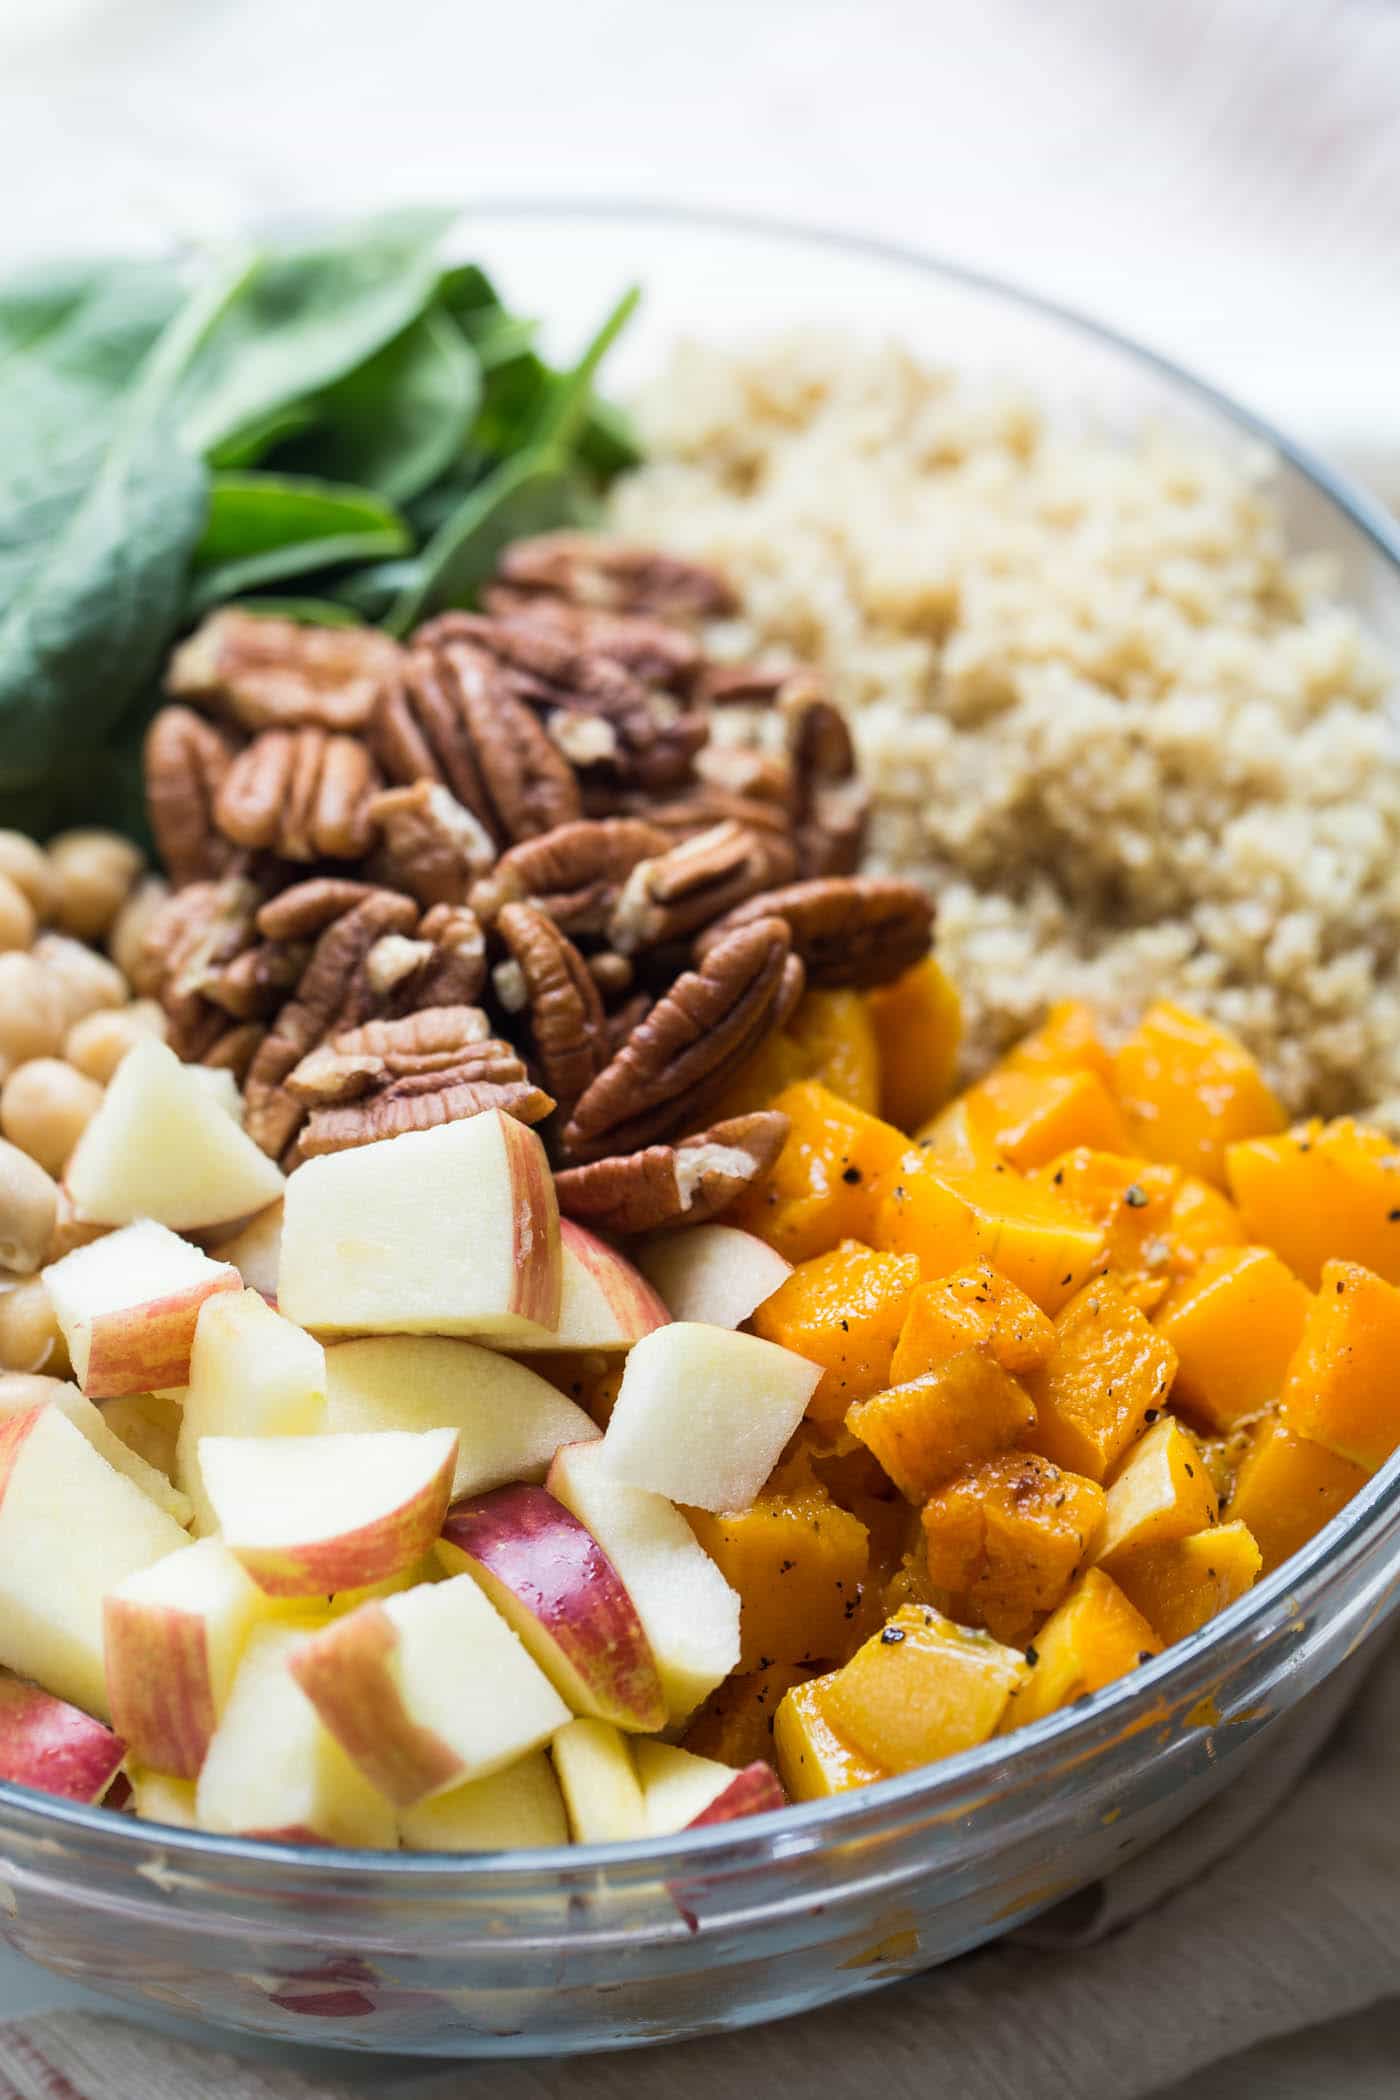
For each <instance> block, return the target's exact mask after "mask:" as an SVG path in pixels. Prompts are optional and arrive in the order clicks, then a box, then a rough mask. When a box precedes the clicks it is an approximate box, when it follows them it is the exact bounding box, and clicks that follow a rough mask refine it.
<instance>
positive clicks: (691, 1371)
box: [603, 1320, 822, 1510]
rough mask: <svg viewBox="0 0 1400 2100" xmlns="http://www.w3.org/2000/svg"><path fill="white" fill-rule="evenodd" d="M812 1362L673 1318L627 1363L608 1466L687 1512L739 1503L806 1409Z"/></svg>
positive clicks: (815, 1375) (744, 1502) (608, 1443)
mask: <svg viewBox="0 0 1400 2100" xmlns="http://www.w3.org/2000/svg"><path fill="white" fill-rule="evenodd" d="M821 1375H822V1374H821V1370H820V1368H819V1366H818V1365H816V1364H812V1363H808V1361H807V1359H806V1357H804V1356H795V1355H794V1354H793V1352H792V1350H791V1349H782V1348H779V1346H778V1345H777V1343H776V1342H763V1341H760V1340H759V1339H758V1337H757V1335H752V1334H734V1333H731V1332H730V1331H729V1330H728V1329H726V1328H723V1327H704V1326H701V1325H700V1324H699V1322H697V1321H691V1320H676V1321H673V1322H672V1324H671V1325H670V1326H669V1327H659V1328H658V1329H657V1330H656V1332H655V1334H649V1335H647V1336H646V1337H645V1339H644V1340H642V1341H640V1342H638V1343H637V1346H636V1347H635V1349H633V1351H632V1354H631V1355H630V1356H629V1357H628V1359H627V1369H626V1370H625V1371H624V1373H623V1375H622V1390H621V1391H620V1392H619V1394H618V1396H617V1405H616V1406H615V1407H614V1408H613V1411H612V1415H611V1417H610V1419H609V1421H608V1427H607V1433H606V1435H605V1436H604V1438H603V1452H604V1455H605V1458H606V1460H607V1464H608V1467H609V1469H610V1470H611V1471H612V1472H613V1473H615V1474H616V1475H617V1477H618V1479H619V1480H625V1481H627V1482H628V1483H629V1485H630V1486H632V1487H639V1488H649V1489H650V1490H651V1492H652V1493H653V1494H657V1495H669V1496H670V1497H671V1499H672V1500H673V1501H675V1502H687V1503H690V1504H691V1505H692V1506H693V1507H694V1508H696V1509H713V1510H726V1509H747V1508H748V1506H749V1504H750V1503H751V1502H752V1501H753V1499H754V1497H755V1495H757V1493H758V1492H759V1490H760V1488H761V1487H762V1486H763V1483H764V1481H765V1480H766V1479H767V1478H768V1475H769V1474H770V1473H771V1472H772V1470H773V1468H774V1466H775V1465H776V1464H777V1462H778V1459H779V1457H780V1456H781V1454H782V1449H783V1446H784V1444H786V1442H787V1440H788V1438H789V1437H790V1436H791V1435H792V1432H793V1431H794V1429H796V1427H797V1425H798V1423H799V1422H800V1421H801V1420H802V1417H803V1414H804V1413H805V1412H806V1408H807V1402H808V1401H809V1400H810V1399H811V1397H812V1394H813V1393H814V1392H815V1390H816V1388H817V1385H818V1383H819V1381H820V1379H821Z"/></svg>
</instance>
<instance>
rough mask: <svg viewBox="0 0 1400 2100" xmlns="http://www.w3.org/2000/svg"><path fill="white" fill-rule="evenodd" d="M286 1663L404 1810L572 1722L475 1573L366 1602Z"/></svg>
mask: <svg viewBox="0 0 1400 2100" xmlns="http://www.w3.org/2000/svg"><path fill="white" fill-rule="evenodd" d="M288 1667H289V1668H290V1670H291V1671H292V1674H293V1676H294V1677H295V1678H296V1681H297V1683H298V1684H299V1685H300V1686H301V1689H302V1690H303V1691H304V1692H305V1694H306V1696H307V1698H308V1699H310V1701H311V1703H312V1704H313V1706H314V1707H315V1708H316V1711H317V1712H318V1713H319V1715H320V1717H321V1720H322V1721H323V1722H324V1724H325V1726H326V1727H327V1728H328V1729H329V1730H330V1732H331V1734H332V1735H333V1736H334V1737H335V1739H336V1741H337V1742H338V1743H339V1744H340V1745H341V1747H342V1749H343V1750H344V1751H345V1752H346V1754H347V1756H349V1757H351V1758H353V1759H354V1761H355V1763H356V1764H357V1765H358V1766H359V1768H360V1770H361V1771H362V1772H364V1774H365V1776H366V1777H367V1778H368V1779H369V1780H370V1781H371V1782H372V1784H373V1785H374V1786H376V1787H377V1788H378V1789H379V1791H380V1792H381V1793H383V1794H385V1795H387V1796H388V1798H389V1799H390V1800H391V1801H393V1802H395V1803H396V1804H397V1805H398V1806H399V1807H400V1808H411V1807H412V1806H413V1804H414V1803H415V1802H416V1801H422V1800H425V1799H427V1797H428V1796H429V1795H431V1794H441V1793H445V1792H446V1791H447V1790H448V1789H449V1788H453V1787H458V1786H461V1785H463V1784H464V1783H465V1782H466V1781H467V1780H471V1779H484V1778H487V1777H488V1776H489V1775H490V1774H491V1773H492V1772H497V1771H500V1770H501V1769H502V1768H503V1767H505V1766H506V1765H510V1764H514V1763H515V1761H516V1760H517V1759H518V1758H521V1757H525V1756H527V1755H528V1754H529V1752H530V1751H532V1750H537V1749H538V1748H539V1747H540V1745H541V1744H542V1743H545V1742H548V1740H549V1738H550V1737H551V1736H552V1735H553V1733H554V1731H555V1730H556V1729H557V1728H558V1727H559V1726H560V1725H561V1724H562V1723H563V1722H565V1721H567V1720H568V1718H569V1712H568V1708H567V1707H566V1706H565V1705H564V1702H563V1700H562V1699H561V1698H560V1697H559V1694H558V1693H557V1692H556V1691H555V1690H554V1687H553V1686H552V1685H551V1684H550V1682H549V1680H548V1678H547V1677H545V1675H544V1674H543V1672H542V1671H541V1670H539V1669H538V1668H537V1667H536V1665H535V1664H534V1663H533V1662H532V1661H531V1660H530V1657H529V1656H528V1655H527V1654H526V1652H525V1650H524V1648H523V1647H522V1646H521V1644H520V1642H519V1641H518V1640H517V1639H516V1637H515V1635H514V1634H513V1633H512V1632H511V1630H510V1628H509V1627H508V1626H507V1625H506V1623H505V1620H504V1619H502V1618H501V1617H500V1615H499V1613H498V1612H497V1611H496V1610H495V1609H494V1607H493V1606H492V1605H491V1604H489V1603H488V1602H487V1600H486V1598H485V1596H484V1595H483V1594H482V1592H481V1590H480V1589H479V1588H478V1587H477V1585H476V1583H474V1582H473V1581H472V1579H471V1577H470V1576H469V1575H459V1576H456V1577H454V1578H453V1580H451V1581H449V1582H439V1583H429V1584H424V1585H422V1586H421V1587H419V1588H418V1589H414V1590H407V1591H405V1592H404V1594H403V1595H402V1596H399V1597H389V1598H386V1599H385V1600H384V1602H383V1603H382V1604H365V1605H362V1606H361V1608H360V1609H359V1611H356V1612H352V1613H351V1614H350V1616H349V1618H347V1619H336V1620H334V1621H333V1622H332V1624H331V1625H329V1626H327V1627H326V1628H325V1629H324V1630H323V1631H322V1632H320V1633H317V1634H313V1635H312V1636H311V1637H310V1638H309V1639H308V1640H306V1641H304V1642H303V1643H302V1644H301V1646H300V1647H298V1648H296V1649H294V1650H293V1651H292V1654H291V1656H290V1658H289V1663H288Z"/></svg>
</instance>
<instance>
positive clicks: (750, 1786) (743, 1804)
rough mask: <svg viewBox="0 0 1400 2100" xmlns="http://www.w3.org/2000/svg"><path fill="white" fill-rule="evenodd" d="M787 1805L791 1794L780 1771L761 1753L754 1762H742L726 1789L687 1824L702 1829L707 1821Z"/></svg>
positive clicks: (727, 1820) (734, 1819) (727, 1819)
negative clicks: (780, 1777)
mask: <svg viewBox="0 0 1400 2100" xmlns="http://www.w3.org/2000/svg"><path fill="white" fill-rule="evenodd" d="M787 1805H788V1798H787V1795H786V1794H785V1793H784V1792H783V1789H782V1786H781V1784H780V1782H779V1779H778V1775H777V1773H776V1772H775V1771H774V1770H773V1767H772V1766H771V1765H768V1764H765V1763H764V1761H763V1759H762V1758H761V1757H756V1758H755V1759H754V1761H753V1763H752V1764H751V1765H743V1766H741V1768H740V1769H739V1770H738V1771H737V1772H735V1773H734V1774H733V1776H732V1777H731V1779H730V1781H729V1784H728V1786H727V1787H725V1789H724V1791H723V1792H722V1793H719V1794H716V1795H715V1798H714V1800H713V1801H711V1802H710V1803H709V1805H708V1806H707V1807H705V1808H703V1809H702V1810H701V1811H700V1813H699V1815H698V1816H692V1818H691V1820H690V1821H689V1822H688V1823H687V1824H686V1826H685V1827H686V1829H687V1830H699V1829H700V1828H701V1827H702V1825H704V1824H706V1823H733V1822H737V1820H738V1819H739V1817H740V1816H766V1815H769V1814H770V1813H771V1812H772V1810H774V1809H775V1808H786V1807H787Z"/></svg>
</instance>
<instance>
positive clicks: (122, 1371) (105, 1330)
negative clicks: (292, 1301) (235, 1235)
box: [82, 1264, 243, 1400]
mask: <svg viewBox="0 0 1400 2100" xmlns="http://www.w3.org/2000/svg"><path fill="white" fill-rule="evenodd" d="M242 1288H243V1279H242V1277H241V1276H240V1275H239V1273H238V1271H237V1269H235V1268H234V1267H233V1266H232V1264H229V1265H228V1266H227V1267H226V1268H224V1269H221V1270H220V1271H219V1272H218V1274H217V1275H214V1276H209V1277H206V1278H204V1279H203V1280H201V1281H200V1282H199V1283H192V1284H191V1285H190V1286H189V1288H188V1289H187V1290H183V1291H176V1292H173V1293H172V1294H171V1295H170V1296H169V1297H167V1298H152V1299H151V1300H150V1302H149V1303H148V1304H146V1305H128V1306H123V1307H121V1308H120V1309H119V1310H118V1311H116V1312H110V1313H101V1314H99V1316H98V1317H97V1319H95V1320H94V1321H93V1323H92V1327H91V1330H90V1332H91V1341H90V1344H89V1347H88V1360H87V1368H86V1370H85V1371H84V1373H83V1379H82V1387H83V1391H84V1393H85V1394H86V1395H87V1397H88V1399H89V1400H119V1399H121V1398H122V1397H123V1396H124V1395H125V1394H127V1393H149V1392H154V1391H155V1389H156V1388H157V1387H158V1386H177V1385H188V1383H189V1376H190V1351H191V1350H192V1349H193V1347H194V1330H195V1325H196V1323H197V1321H198V1319H199V1308H200V1306H201V1305H203V1303H204V1301H205V1299H206V1298H210V1297H212V1296H213V1295H214V1293H215V1292H216V1291H241V1290H242Z"/></svg>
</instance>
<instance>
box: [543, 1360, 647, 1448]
mask: <svg viewBox="0 0 1400 2100" xmlns="http://www.w3.org/2000/svg"><path fill="white" fill-rule="evenodd" d="M530 1368H531V1370H538V1372H539V1374H540V1376H541V1378H547V1379H548V1380H549V1382H550V1384H551V1385H553V1386H557V1387H558V1389H559V1391H560V1392H561V1393H563V1394H565V1395H566V1397H567V1398H568V1399H570V1400H573V1401H575V1402H576V1403H577V1405H578V1406H579V1407H581V1408H582V1409H583V1411H584V1413H585V1414H587V1415H591V1416H592V1417H593V1420H594V1421H595V1422H596V1423H597V1424H598V1427H599V1428H600V1429H606V1428H607V1426H608V1423H609V1422H610V1421H611V1419H612V1411H613V1408H614V1406H615V1404H616V1402H617V1396H618V1394H619V1392H620V1391H621V1390H622V1374H623V1372H624V1371H625V1370H626V1368H627V1358H626V1357H625V1356H622V1355H618V1354H616V1353H608V1354H605V1353H604V1352H603V1351H602V1350H601V1349H560V1350H558V1351H555V1352H553V1353H551V1352H550V1351H548V1350H541V1351H540V1352H539V1353H538V1354H537V1355H536V1356H535V1358H534V1361H533V1362H532V1364H531V1366H530Z"/></svg>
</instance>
